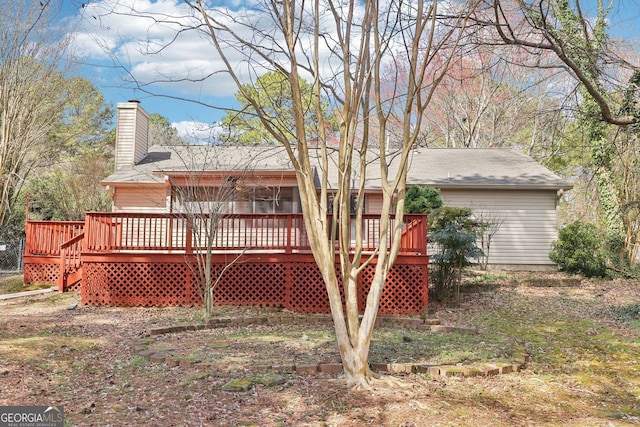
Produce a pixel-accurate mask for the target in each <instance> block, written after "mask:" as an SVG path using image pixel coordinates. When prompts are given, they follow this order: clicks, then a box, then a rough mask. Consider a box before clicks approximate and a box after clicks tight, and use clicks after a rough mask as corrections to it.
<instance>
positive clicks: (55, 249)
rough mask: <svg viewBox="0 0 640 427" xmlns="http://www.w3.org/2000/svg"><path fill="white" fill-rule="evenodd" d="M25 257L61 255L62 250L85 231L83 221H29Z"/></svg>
mask: <svg viewBox="0 0 640 427" xmlns="http://www.w3.org/2000/svg"><path fill="white" fill-rule="evenodd" d="M25 228H26V229H25V233H26V244H25V255H55V256H57V255H60V248H61V246H62V244H63V243H64V242H67V241H69V240H71V239H73V238H74V237H76V236H77V235H79V234H80V233H82V232H83V231H84V222H83V221H31V220H30V221H27V224H26V227H25Z"/></svg>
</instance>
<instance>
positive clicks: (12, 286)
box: [0, 275, 25, 294]
mask: <svg viewBox="0 0 640 427" xmlns="http://www.w3.org/2000/svg"><path fill="white" fill-rule="evenodd" d="M24 290H25V289H24V282H23V281H22V276H17V275H15V276H14V275H12V276H5V275H3V276H0V294H12V293H15V292H22V291H24Z"/></svg>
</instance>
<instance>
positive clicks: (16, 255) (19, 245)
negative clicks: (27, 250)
mask: <svg viewBox="0 0 640 427" xmlns="http://www.w3.org/2000/svg"><path fill="white" fill-rule="evenodd" d="M22 255H24V240H23V239H21V240H18V241H17V242H10V243H9V242H2V241H0V272H5V271H6V272H14V271H16V272H20V271H22V269H23V264H22Z"/></svg>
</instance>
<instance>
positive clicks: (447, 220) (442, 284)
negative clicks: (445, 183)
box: [429, 206, 483, 302]
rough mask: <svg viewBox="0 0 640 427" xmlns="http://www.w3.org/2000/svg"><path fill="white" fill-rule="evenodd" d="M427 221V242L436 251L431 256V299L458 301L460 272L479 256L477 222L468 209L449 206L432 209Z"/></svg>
mask: <svg viewBox="0 0 640 427" xmlns="http://www.w3.org/2000/svg"><path fill="white" fill-rule="evenodd" d="M429 222H430V225H429V242H430V243H434V244H435V245H436V248H437V249H436V251H435V253H434V254H433V255H432V256H431V260H432V261H433V266H432V268H431V280H432V283H433V285H434V286H433V290H434V296H435V297H436V299H438V300H440V301H442V300H445V299H449V298H451V297H455V299H456V302H459V301H458V300H459V297H460V281H461V278H462V272H463V271H464V269H465V267H468V266H469V265H471V263H472V260H477V259H478V258H480V257H482V254H483V252H482V249H480V248H479V247H478V246H477V244H476V240H477V231H478V226H479V225H478V222H477V221H475V220H474V219H473V216H472V212H471V209H469V208H458V207H452V206H445V207H442V208H439V209H434V210H433V211H432V212H431V215H429Z"/></svg>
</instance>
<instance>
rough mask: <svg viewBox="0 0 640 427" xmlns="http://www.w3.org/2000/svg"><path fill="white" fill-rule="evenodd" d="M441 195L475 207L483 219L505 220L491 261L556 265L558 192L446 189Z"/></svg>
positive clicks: (455, 203)
mask: <svg viewBox="0 0 640 427" xmlns="http://www.w3.org/2000/svg"><path fill="white" fill-rule="evenodd" d="M442 198H443V200H444V202H445V204H446V205H450V206H459V207H470V208H472V209H473V211H474V213H475V215H476V216H477V217H480V218H482V219H483V220H493V221H501V222H502V224H501V226H500V228H499V229H498V231H497V233H496V234H495V235H494V237H493V239H492V241H491V251H490V256H489V264H492V265H519V266H528V265H532V266H534V265H553V262H552V261H551V260H550V259H549V249H550V247H551V243H552V242H553V241H554V240H556V239H557V236H558V234H557V220H556V191H547V190H449V189H446V190H442Z"/></svg>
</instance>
